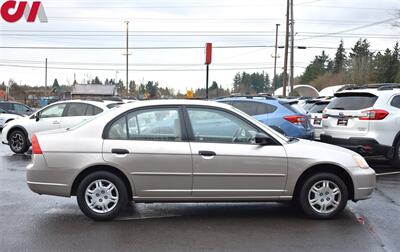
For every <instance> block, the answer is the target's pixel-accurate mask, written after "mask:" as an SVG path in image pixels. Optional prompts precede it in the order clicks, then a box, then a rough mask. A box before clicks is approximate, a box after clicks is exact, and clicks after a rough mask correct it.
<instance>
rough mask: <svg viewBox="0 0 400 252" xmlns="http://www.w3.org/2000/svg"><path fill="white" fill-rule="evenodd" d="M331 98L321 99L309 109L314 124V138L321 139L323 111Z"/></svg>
mask: <svg viewBox="0 0 400 252" xmlns="http://www.w3.org/2000/svg"><path fill="white" fill-rule="evenodd" d="M329 103H330V100H321V101H317V102H316V103H314V105H313V106H312V107H311V108H310V110H309V112H308V113H309V115H310V122H311V124H312V126H314V139H315V140H320V136H321V134H322V112H323V111H324V109H325V108H326V106H328V104H329Z"/></svg>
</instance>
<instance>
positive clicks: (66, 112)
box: [1, 100, 109, 153]
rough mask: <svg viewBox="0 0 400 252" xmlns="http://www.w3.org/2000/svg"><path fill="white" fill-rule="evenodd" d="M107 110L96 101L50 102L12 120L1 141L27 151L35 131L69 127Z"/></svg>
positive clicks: (23, 151) (18, 149)
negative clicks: (26, 115)
mask: <svg viewBox="0 0 400 252" xmlns="http://www.w3.org/2000/svg"><path fill="white" fill-rule="evenodd" d="M106 110H109V108H108V107H107V104H105V103H103V102H98V101H83V100H70V101H60V102H55V103H52V104H50V105H48V106H46V107H44V108H43V109H41V110H39V111H37V112H36V113H34V114H32V115H31V116H29V117H23V118H19V119H16V120H12V121H11V122H9V123H7V125H5V127H4V128H3V132H2V140H1V141H2V143H3V144H7V145H9V146H10V149H11V150H12V151H13V152H15V153H25V152H26V151H28V149H29V147H30V145H31V141H30V139H31V138H32V135H33V134H34V133H37V132H41V131H47V130H54V129H62V128H70V127H73V126H75V125H77V124H79V123H81V122H83V121H85V120H87V119H89V118H90V117H92V116H94V115H97V114H100V113H102V112H103V111H106Z"/></svg>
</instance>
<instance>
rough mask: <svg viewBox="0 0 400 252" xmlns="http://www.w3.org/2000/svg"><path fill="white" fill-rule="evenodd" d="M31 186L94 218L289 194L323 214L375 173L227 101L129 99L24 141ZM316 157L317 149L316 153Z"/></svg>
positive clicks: (360, 192)
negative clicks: (149, 207) (140, 207)
mask: <svg viewBox="0 0 400 252" xmlns="http://www.w3.org/2000/svg"><path fill="white" fill-rule="evenodd" d="M32 153H33V156H32V163H31V164H29V165H28V167H27V183H28V186H29V188H30V189H31V190H32V191H34V192H36V193H39V194H49V195H58V196H65V197H70V196H73V195H76V196H77V200H78V205H79V207H80V208H81V210H82V211H83V213H85V214H86V215H87V216H89V217H91V218H93V219H95V220H108V219H112V218H114V217H115V216H117V215H118V213H119V212H120V211H121V209H122V208H123V207H124V206H125V205H126V203H127V201H135V202H161V201H163V202H166V201H167V202H168V201H174V202H207V201H208V202H210V201H214V202H218V201H219V202H220V201H285V200H286V201H289V200H292V199H293V200H295V201H296V202H298V203H299V205H300V206H301V208H302V209H303V211H304V212H305V213H306V214H307V215H308V216H311V217H313V218H321V219H324V218H331V217H334V216H336V215H337V214H338V213H340V212H341V211H342V210H343V209H344V207H345V206H346V204H347V201H348V200H354V201H357V200H362V199H367V198H369V197H370V196H371V194H372V192H373V190H374V187H375V172H374V171H373V170H372V169H371V168H369V167H368V164H367V163H366V162H365V160H364V159H363V158H362V157H361V156H360V155H358V154H357V153H354V152H352V151H350V150H347V149H344V148H341V147H336V146H333V145H327V144H324V143H318V142H313V141H308V140H300V139H296V138H290V139H288V138H286V137H284V136H283V135H281V134H279V133H277V132H276V131H274V130H272V129H271V128H269V127H268V126H266V125H264V124H263V123H261V122H258V121H257V120H256V119H253V118H252V117H251V116H248V115H247V114H245V113H243V112H241V111H239V110H238V109H235V108H233V107H231V106H229V105H226V104H221V103H216V102H206V101H185V100H164V101H148V102H135V103H130V104H127V105H125V106H121V107H120V108H117V109H114V110H109V111H107V112H105V113H104V114H102V115H100V116H98V117H97V118H94V119H93V120H91V121H89V122H86V123H84V124H82V125H80V126H77V127H75V128H70V129H64V130H58V131H52V132H43V133H39V134H37V135H34V136H33V137H32ZM316 153H318V155H316Z"/></svg>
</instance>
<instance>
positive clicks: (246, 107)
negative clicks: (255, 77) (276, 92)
mask: <svg viewBox="0 0 400 252" xmlns="http://www.w3.org/2000/svg"><path fill="white" fill-rule="evenodd" d="M231 105H232V106H233V107H235V108H237V109H239V110H241V111H243V112H245V113H246V114H248V115H251V116H255V115H264V114H269V113H273V112H275V110H276V109H277V107H275V106H273V105H270V104H266V103H260V102H242V101H240V102H231Z"/></svg>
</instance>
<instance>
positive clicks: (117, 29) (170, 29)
mask: <svg viewBox="0 0 400 252" xmlns="http://www.w3.org/2000/svg"><path fill="white" fill-rule="evenodd" d="M1 2H4V1H1ZM30 2H31V1H30ZM42 3H43V6H44V9H45V12H46V14H47V17H48V23H39V22H36V23H34V24H32V23H26V21H25V20H24V19H21V20H20V21H19V22H17V23H12V24H10V23H5V21H3V20H0V47H1V46H3V47H4V46H22V47H28V46H31V47H117V48H119V47H121V48H122V47H124V46H125V24H124V21H125V20H128V21H130V24H129V32H130V43H129V46H130V47H133V49H132V50H130V53H131V55H130V58H129V67H130V69H131V70H132V71H130V72H129V79H130V80H135V82H136V83H141V82H147V81H149V80H153V81H158V82H159V83H160V85H161V86H168V87H172V88H174V89H175V90H178V89H179V90H181V91H183V92H184V91H185V90H187V89H190V88H198V87H202V86H204V85H205V71H204V69H205V66H204V65H203V63H204V49H203V48H202V47H204V44H205V43H206V42H212V43H213V46H215V47H225V46H233V47H234V48H214V50H213V63H212V65H211V66H210V82H211V81H213V80H215V81H217V82H218V84H220V85H222V86H223V87H229V88H230V87H231V85H232V79H233V77H234V75H235V73H236V72H241V71H246V72H257V71H258V72H261V71H262V70H265V71H266V72H268V74H269V75H270V76H271V77H272V75H273V58H272V56H273V53H274V48H273V46H274V43H275V24H277V23H279V24H281V26H280V33H279V45H283V44H284V28H285V8H286V1H284V0H164V1H161V0H146V1H144V0H141V1H139V0H125V1H124V0H114V1H109V0H52V1H49V0H45V1H42ZM294 3H295V7H294V18H295V31H296V33H297V34H296V40H295V45H297V46H307V47H309V48H307V49H306V50H300V49H297V50H296V51H295V66H296V68H295V75H299V74H301V73H302V72H303V71H304V67H305V66H307V64H308V63H309V62H310V61H311V60H312V59H313V58H314V56H315V55H316V54H320V53H321V51H322V50H325V51H326V52H327V54H329V55H330V56H331V57H333V56H334V53H335V51H336V50H335V49H334V48H336V47H337V46H338V44H339V42H340V39H344V42H345V47H346V48H350V47H352V46H353V45H354V43H355V42H356V40H357V39H358V38H360V37H362V38H368V40H369V41H370V42H371V49H374V50H384V49H385V48H387V47H389V48H392V47H393V45H394V43H395V42H396V40H398V39H400V36H399V35H400V28H394V27H393V23H394V21H390V20H389V19H391V18H395V17H396V13H397V12H398V10H399V9H400V1H399V0H380V1H372V0H347V1H346V0H319V1H315V0H294ZM385 20H389V21H387V22H380V21H385ZM378 22H380V23H379V24H376V25H372V24H374V23H378ZM370 24H371V25H370ZM361 27H364V28H361ZM352 28H361V29H354V30H353V29H352ZM347 30H350V31H348V32H343V31H347ZM336 32H339V33H336ZM238 46H251V47H242V48H240V47H238ZM253 46H260V47H253ZM262 46H267V47H262ZM148 47H200V48H194V49H178V48H175V49H148ZM315 47H316V48H315ZM321 47H322V48H324V49H321ZM332 48H333V49H332ZM347 51H348V50H347ZM283 53H284V49H279V51H278V54H279V56H280V58H279V59H278V65H277V66H278V67H277V68H278V72H279V71H281V69H282V67H283ZM123 54H124V50H122V49H107V50H93V49H91V50H89V49H85V50H76V49H74V50H71V49H69V50H55V49H40V50H39V49H4V48H0V81H7V80H8V79H10V78H12V79H14V80H15V81H17V82H18V83H22V84H28V85H43V84H44V69H43V67H44V61H45V58H46V57H47V58H48V62H49V64H48V66H49V70H48V81H49V84H50V85H51V84H52V83H53V80H54V78H57V79H58V81H59V83H60V84H72V83H73V80H74V75H75V77H76V80H77V81H78V82H83V81H84V80H87V79H88V78H94V77H95V76H99V78H100V79H101V80H102V81H104V79H105V78H115V77H117V78H118V79H122V80H123V81H125V56H124V55H123Z"/></svg>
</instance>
